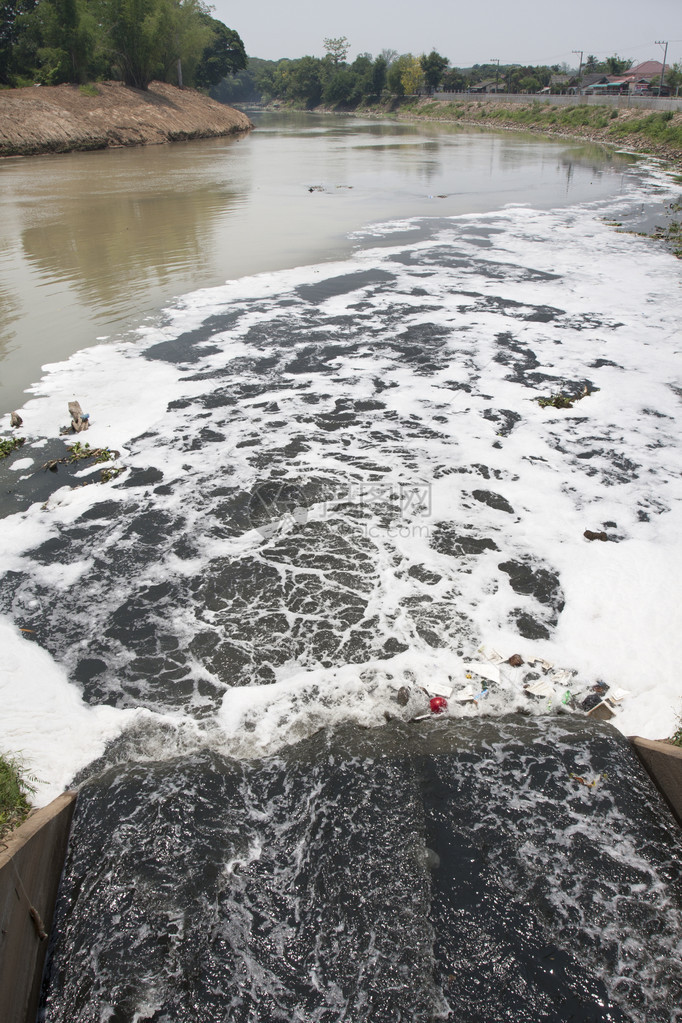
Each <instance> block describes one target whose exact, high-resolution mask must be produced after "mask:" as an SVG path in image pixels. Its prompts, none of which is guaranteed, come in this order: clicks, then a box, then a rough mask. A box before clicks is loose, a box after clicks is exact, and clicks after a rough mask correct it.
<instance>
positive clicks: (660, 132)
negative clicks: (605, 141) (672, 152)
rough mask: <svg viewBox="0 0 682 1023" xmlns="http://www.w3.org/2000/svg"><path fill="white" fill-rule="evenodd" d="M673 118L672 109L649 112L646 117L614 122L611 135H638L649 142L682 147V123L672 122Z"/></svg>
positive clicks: (618, 136)
mask: <svg viewBox="0 0 682 1023" xmlns="http://www.w3.org/2000/svg"><path fill="white" fill-rule="evenodd" d="M672 118H673V113H672V111H671V110H667V111H665V113H660V114H648V115H647V116H646V117H638V118H635V119H634V120H630V121H625V122H621V124H612V125H611V127H610V128H609V135H612V136H613V137H614V138H627V137H628V136H629V135H637V136H639V137H640V138H644V139H646V140H647V141H649V142H658V143H663V144H664V145H668V146H675V147H676V148H678V149H682V124H672Z"/></svg>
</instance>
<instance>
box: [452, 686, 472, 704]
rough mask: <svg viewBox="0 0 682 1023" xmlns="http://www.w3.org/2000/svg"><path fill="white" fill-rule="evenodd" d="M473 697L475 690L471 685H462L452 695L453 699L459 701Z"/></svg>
mask: <svg viewBox="0 0 682 1023" xmlns="http://www.w3.org/2000/svg"><path fill="white" fill-rule="evenodd" d="M475 699H476V690H475V689H474V687H473V686H464V688H463V689H460V690H459V692H458V693H455V695H454V696H453V700H458V701H459V702H460V703H462V702H465V701H467V700H475Z"/></svg>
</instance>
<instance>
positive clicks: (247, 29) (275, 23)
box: [213, 0, 682, 67]
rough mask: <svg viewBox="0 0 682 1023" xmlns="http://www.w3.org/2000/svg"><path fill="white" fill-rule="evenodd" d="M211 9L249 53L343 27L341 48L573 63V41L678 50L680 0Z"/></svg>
mask: <svg viewBox="0 0 682 1023" xmlns="http://www.w3.org/2000/svg"><path fill="white" fill-rule="evenodd" d="M213 6H214V8H215V17H216V18H219V19H220V20H221V21H224V22H225V24H226V25H229V26H230V28H234V29H236V30H237V32H239V34H240V36H241V37H242V39H243V40H244V45H245V47H246V52H247V53H248V54H249V56H251V57H264V58H266V59H268V60H277V59H279V58H280V57H292V58H293V57H302V56H304V55H305V54H311V55H313V56H316V57H322V56H324V46H323V39H324V38H325V37H330V36H332V37H333V36H347V37H348V39H349V40H350V44H351V47H350V52H349V58H350V59H351V60H352V59H354V58H355V57H356V56H357V55H358V53H365V52H369V53H371V54H372V55H373V56H377V55H378V54H379V53H380V52H381V51H382V50H383V49H393V50H397V51H398V52H399V53H408V52H409V53H414V54H417V55H418V54H420V53H423V52H427V53H428V52H429V51H430V50H431V49H433V48H434V47H435V49H437V50H438V52H439V53H442V54H443V55H444V56H445V57H449V59H450V62H451V64H453V65H454V66H459V67H467V66H470V65H471V64H484V63H487V62H488V61H489V60H490V59H491V58H499V60H500V62H501V63H502V64H506V63H510V64H562V63H564V62H566V63H567V64H570V65H572V66H573V65H575V66H577V63H578V57H576V56H575V55H574V54H572V53H571V51H572V50H583V51H584V54H585V57H587V54H588V53H594V54H596V56H598V57H599V58H600V59H601V58H604V57H608V56H610V55H611V54H613V53H617V54H619V56H621V57H631V58H632V59H633V60H634V61H635V63H641V62H642V61H644V60H662V58H663V47H661V46H657V45H656V43H655V40H657V39H662V40H666V39H668V40H670V46H669V47H668V61H667V62H668V63H672V62H673V61H675V60H680V59H682V0H565V2H563V3H558V2H557V0H469V2H467V3H462V2H458V0H430V2H429V3H423V2H422V3H420V2H418V0H338V2H336V3H333V4H332V3H324V2H320V0H288V2H282V0H252V2H251V3H249V4H244V3H239V4H238V3H234V2H233V0H213Z"/></svg>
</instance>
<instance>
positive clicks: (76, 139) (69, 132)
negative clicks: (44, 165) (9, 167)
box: [0, 82, 253, 156]
mask: <svg viewBox="0 0 682 1023" xmlns="http://www.w3.org/2000/svg"><path fill="white" fill-rule="evenodd" d="M87 89H88V90H90V91H93V93H94V90H96V95H94V94H93V95H90V94H89V92H86V91H83V90H82V89H81V88H80V87H79V86H77V85H56V86H41V87H36V86H31V87H29V88H26V89H7V90H3V91H0V156H28V155H31V154H37V153H67V152H72V151H73V150H87V149H106V148H107V147H109V146H144V145H154V144H159V143H161V142H178V141H182V140H186V139H196V138H212V137H215V136H220V135H231V134H233V133H235V132H242V131H248V130H249V129H250V128H253V124H252V123H251V121H250V120H249V118H248V117H247V116H246V114H243V113H241V111H239V110H234V109H233V108H232V107H227V106H225V105H224V104H222V103H216V102H215V101H214V100H212V99H209V98H208V97H207V96H203V95H202V94H201V93H199V92H195V91H194V90H193V89H178V88H176V86H174V85H167V84H165V83H163V82H152V83H151V85H150V86H149V89H148V91H146V92H143V91H141V90H139V89H132V88H130V87H129V86H126V85H123V83H122V82H98V83H97V84H96V85H94V86H88V87H87Z"/></svg>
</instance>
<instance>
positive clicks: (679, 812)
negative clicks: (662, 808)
mask: <svg viewBox="0 0 682 1023" xmlns="http://www.w3.org/2000/svg"><path fill="white" fill-rule="evenodd" d="M630 742H631V743H632V745H633V748H634V751H635V753H636V754H637V756H638V757H639V759H640V761H641V763H642V766H643V767H644V769H645V771H646V772H647V774H648V775H649V777H650V778H651V780H652V781H653V783H654V785H655V786H656V788H657V789H658V791H659V792H660V793H661V795H662V796H663V798H664V800H665V801H666V803H667V804H668V806H669V807H670V809H671V810H672V812H673V814H674V816H675V818H676V820H677V823H678V824H679V825H680V827H682V749H680V747H679V746H671V745H670V743H668V742H655V741H654V740H652V739H641V738H640V737H639V736H638V735H631V736H630Z"/></svg>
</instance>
